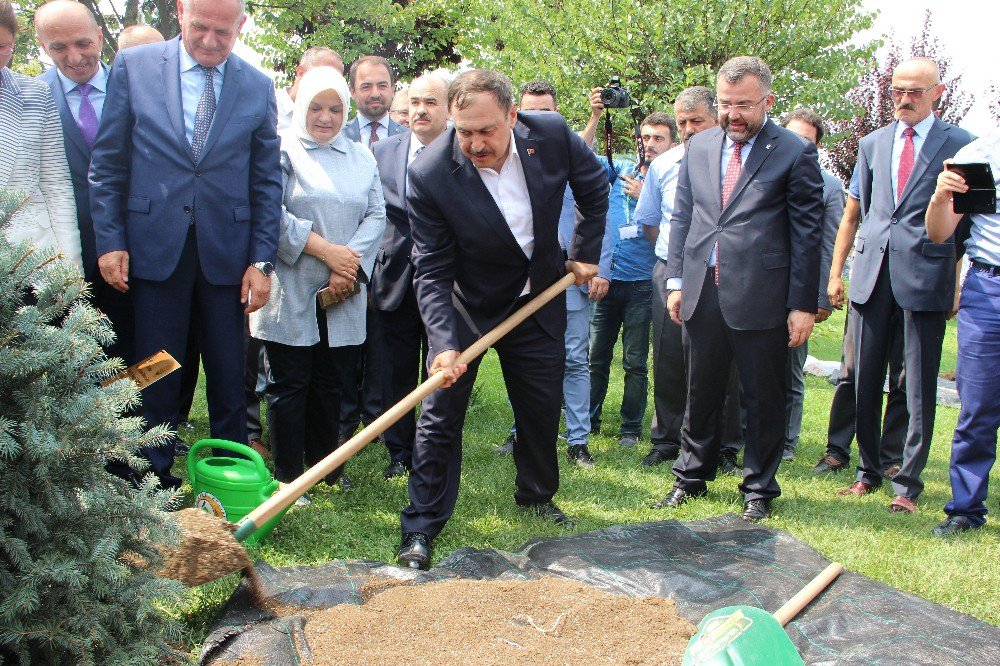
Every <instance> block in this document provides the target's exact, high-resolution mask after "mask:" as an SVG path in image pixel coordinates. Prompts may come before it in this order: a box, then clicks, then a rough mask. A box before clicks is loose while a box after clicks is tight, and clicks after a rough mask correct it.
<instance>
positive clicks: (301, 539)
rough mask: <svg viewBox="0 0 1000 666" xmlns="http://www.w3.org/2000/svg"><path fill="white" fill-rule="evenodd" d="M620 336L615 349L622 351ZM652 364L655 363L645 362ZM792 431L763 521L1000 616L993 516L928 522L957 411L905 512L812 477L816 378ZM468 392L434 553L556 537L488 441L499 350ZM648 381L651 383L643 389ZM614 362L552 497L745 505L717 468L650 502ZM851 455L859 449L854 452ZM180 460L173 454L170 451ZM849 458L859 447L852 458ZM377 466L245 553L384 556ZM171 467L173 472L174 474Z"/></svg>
mask: <svg viewBox="0 0 1000 666" xmlns="http://www.w3.org/2000/svg"><path fill="white" fill-rule="evenodd" d="M842 330H843V315H842V314H841V313H835V316H834V317H832V318H831V319H830V320H829V321H828V322H826V323H824V324H822V325H821V326H820V327H818V329H817V332H816V333H815V335H814V339H813V340H812V341H811V344H812V347H811V348H810V352H811V353H812V354H813V355H814V356H818V357H819V358H823V359H828V360H836V359H839V357H840V340H841V332H842ZM620 353H621V350H620V348H619V349H618V350H617V356H616V363H619V361H618V360H617V359H620ZM650 365H652V362H651V361H650ZM954 367H955V331H954V326H953V324H952V325H950V326H949V330H948V335H947V338H946V342H945V359H944V361H943V362H942V371H946V370H953V369H954ZM806 381H807V392H806V405H805V415H804V419H803V429H802V436H801V437H802V441H801V445H800V449H799V453H798V456H797V458H796V459H795V460H794V461H792V462H791V463H783V464H782V467H781V470H780V471H779V481H780V483H781V486H782V493H783V494H782V496H781V498H780V499H779V500H778V501H777V502H776V503H775V511H776V515H775V517H774V518H773V519H771V520H770V521H768V524H769V525H771V526H773V527H776V528H779V529H782V530H787V531H788V532H790V533H791V534H793V535H795V536H796V537H798V538H800V539H802V540H803V541H805V542H806V543H808V544H809V545H811V546H812V547H813V548H816V549H817V550H819V551H820V552H821V553H823V554H824V555H825V556H826V557H827V558H829V559H830V560H837V561H840V562H842V563H843V564H844V565H845V566H846V567H847V568H849V569H851V570H853V571H857V572H859V573H861V574H864V575H866V576H869V577H871V578H874V579H877V580H880V581H883V582H885V583H888V584H890V585H892V586H894V587H897V588H899V589H902V590H906V591H907V592H912V593H914V594H917V595H919V596H921V597H924V598H927V599H930V600H932V601H935V602H938V603H941V604H944V605H946V606H950V607H951V608H954V609H956V610H959V611H962V612H964V613H969V614H971V615H974V616H976V617H978V618H981V619H983V620H985V621H987V622H990V623H992V624H994V625H998V626H1000V601H998V600H1000V563H998V557H997V553H998V537H1000V527H998V526H997V523H996V522H995V521H991V522H989V523H988V524H987V526H986V527H985V528H984V529H981V530H977V531H976V532H974V533H971V534H966V535H962V536H961V537H960V538H957V539H953V540H949V541H942V540H940V539H937V538H935V537H933V536H931V534H930V530H931V528H932V527H934V526H935V525H936V524H937V523H938V522H940V521H941V520H942V519H943V516H944V514H943V513H942V510H941V509H942V507H943V506H944V504H945V502H946V501H948V499H949V498H950V497H951V491H950V486H949V482H948V457H949V453H950V448H951V437H952V432H953V430H954V428H955V421H956V419H957V416H958V412H957V410H954V409H949V408H945V407H940V408H939V409H938V413H937V423H936V425H935V438H934V446H933V447H932V449H931V456H930V461H929V463H928V465H927V469H926V471H925V472H924V480H925V482H926V488H925V491H924V493H923V494H922V495H921V497H920V499H919V502H918V506H919V509H920V511H919V513H917V514H915V515H912V516H906V515H896V514H890V513H889V512H888V510H887V507H888V504H889V501H890V500H891V494H890V491H888V490H883V491H882V492H879V493H876V494H874V495H871V496H869V497H866V498H864V499H862V500H860V501H858V500H845V499H840V498H838V497H836V491H837V490H838V489H839V488H842V487H844V486H845V485H848V484H849V483H850V481H851V478H852V475H851V474H849V473H846V472H841V473H840V474H839V475H835V476H826V477H815V476H813V475H812V474H811V473H810V471H809V470H810V468H811V467H812V465H813V464H814V463H815V462H816V460H817V458H818V457H819V456H820V455H821V454H822V452H823V448H824V446H825V443H826V439H825V436H826V426H827V420H828V415H829V409H830V401H831V398H832V395H833V389H832V387H831V386H830V385H829V384H828V383H827V382H826V381H825V380H822V379H818V378H815V377H807V380H806ZM478 384H479V386H480V388H479V389H478V391H477V392H478V397H477V399H476V402H475V403H474V404H473V406H472V408H471V410H470V413H469V417H468V420H467V422H466V428H465V450H464V460H463V473H462V487H461V493H460V495H459V499H458V507H457V509H456V512H455V515H454V516H453V517H452V519H451V521H450V522H449V523H448V525H447V527H446V528H445V531H444V532H443V533H442V534H441V535H440V537H438V539H436V541H435V544H434V546H435V551H434V553H433V554H432V557H433V561H437V560H439V559H441V558H442V557H444V556H445V555H447V554H448V553H451V552H452V551H454V550H455V549H457V548H460V547H463V546H471V547H474V548H483V547H493V548H497V549H500V550H512V549H515V548H517V547H519V546H520V545H521V544H523V543H524V542H526V541H527V540H529V539H530V538H532V537H535V536H546V535H552V536H554V535H559V534H561V533H562V531H561V530H560V529H559V528H558V527H556V526H554V525H552V524H550V523H547V522H545V521H543V520H541V519H539V518H537V517H532V516H529V515H527V514H525V513H524V512H522V511H521V510H519V509H518V508H517V507H516V506H515V505H514V502H513V497H512V495H513V490H514V483H513V478H514V466H513V462H512V461H511V459H510V458H509V457H506V458H500V457H498V456H497V455H496V454H495V453H494V452H493V447H494V446H496V445H498V444H500V443H501V442H502V441H503V439H504V438H505V437H506V433H507V428H508V426H509V424H510V422H511V414H510V408H509V407H508V405H507V401H506V398H505V391H504V387H503V381H502V379H501V377H500V371H499V364H498V362H497V358H496V355H495V354H493V353H492V352H490V354H489V355H488V356H487V358H486V360H485V362H484V364H483V366H482V370H481V372H480V374H479V379H478ZM650 388H652V387H650ZM621 390H622V373H621V367H620V363H619V365H618V367H617V368H616V369H613V372H612V381H611V387H610V389H609V391H608V399H607V401H606V407H605V415H604V426H603V427H604V429H605V430H604V432H603V433H602V435H601V436H598V437H594V438H592V440H591V444H590V449H591V452H592V453H593V455H594V457H595V458H596V460H597V466H596V467H595V468H593V469H589V470H584V469H579V468H577V467H575V466H573V465H571V464H569V461H567V460H566V458H565V456H563V455H561V456H560V472H561V488H560V491H559V493H558V494H557V495H556V501H557V502H558V504H559V505H560V507H562V508H563V509H564V510H565V511H566V512H567V513H568V514H569V515H570V516H572V517H573V518H574V519H575V520H576V522H577V525H578V527H577V530H578V531H581V532H584V531H589V530H595V529H600V528H604V527H608V526H610V525H617V524H622V523H635V522H643V521H653V520H664V519H674V518H676V519H678V520H695V519H700V518H708V517H713V516H719V515H721V514H724V513H731V512H736V513H739V512H740V511H741V508H742V507H741V498H740V496H739V493H738V491H737V479H735V478H732V477H727V478H723V479H720V480H718V481H716V482H714V483H713V484H711V487H710V490H709V495H708V496H707V497H706V498H704V499H701V500H698V501H696V502H692V503H690V504H687V505H685V506H683V507H681V508H680V509H678V510H676V511H672V512H670V511H664V510H655V509H652V508H650V505H651V504H652V502H653V501H655V500H658V499H660V498H662V497H663V496H664V495H666V494H667V492H668V491H669V490H670V487H671V485H672V480H673V477H672V476H671V474H670V469H669V466H668V465H661V466H659V467H655V468H651V469H650V468H645V467H640V466H639V461H640V460H641V459H642V457H643V456H644V455H645V454H646V453H647V452H648V444H649V443H648V440H646V441H643V442H640V444H639V446H638V447H637V448H634V449H622V448H621V447H619V446H618V443H617V441H618V440H617V436H616V435H617V426H618V424H619V422H620V417H619V416H618V413H617V407H618V405H620V401H621ZM651 411H652V410H651V407H650V408H649V409H647V415H646V417H647V420H646V429H645V433H644V434H645V436H646V437H647V438H648V434H649V419H650V417H651ZM192 420H193V422H194V423H195V426H196V430H195V433H194V435H193V436H192V437H191V438H190V439H191V441H194V439H197V438H200V437H207V424H208V417H207V414H206V410H205V402H204V392H203V389H200V390H199V395H198V397H197V398H196V403H195V410H194V413H193V415H192ZM855 453H856V452H855ZM178 462H179V463H180V462H182V461H178ZM855 462H856V456H855V458H854V459H852V463H855ZM386 464H387V456H386V453H385V449H384V447H382V446H380V445H374V446H371V447H369V448H367V449H365V450H363V451H361V452H360V453H359V454H358V455H357V456H355V458H354V459H352V460H351V461H350V462H349V463H348V465H347V473H348V475H349V476H350V477H351V480H352V481H353V482H354V488H353V489H352V490H350V491H349V492H346V493H345V492H342V491H341V490H340V489H332V488H327V487H325V486H324V487H321V488H317V489H314V491H312V492H311V497H312V499H313V506H312V507H308V508H297V509H294V510H292V511H291V512H289V513H288V515H287V516H286V517H285V519H284V520H283V521H282V523H281V524H280V525H279V526H278V527H277V528H276V529H275V531H274V532H273V534H272V535H271V537H270V539H269V540H268V541H267V542H266V543H265V544H263V545H260V546H256V547H253V548H251V549H250V556H251V557H252V558H254V559H264V560H266V561H267V562H268V563H269V564H271V565H272V566H284V565H294V564H314V563H318V562H324V561H327V560H331V559H371V560H380V561H384V562H393V561H394V552H395V548H396V545H397V544H398V542H399V519H398V513H399V510H400V509H401V508H402V507H403V506H405V504H406V503H407V496H406V483H405V480H403V479H394V480H393V481H391V482H388V483H387V482H385V481H384V480H383V479H382V470H383V468H384V467H385V465H386ZM182 467H183V466H182V465H181V464H176V465H175V468H174V469H175V473H178V474H180V473H182ZM991 485H992V488H993V493H992V494H991V497H990V500H989V505H990V509H991V510H993V511H994V512H996V511H997V509H998V506H997V491H996V489H997V488H998V487H1000V466H998V467H995V468H994V470H993V474H992V477H991ZM238 580H239V579H238V576H236V575H233V576H229V577H227V578H226V579H223V580H221V581H217V582H215V583H211V584H209V585H205V586H202V587H200V588H197V589H193V590H191V592H190V593H189V595H188V597H187V598H186V600H185V602H184V603H183V604H182V605H181V606H180V607H178V608H176V609H174V611H173V612H175V613H176V614H177V615H178V617H180V618H182V619H183V621H184V623H185V624H186V626H187V631H188V634H187V643H188V645H189V646H190V647H191V648H192V650H196V649H197V648H198V646H200V644H201V642H202V640H203V639H204V637H205V635H206V633H207V632H208V630H209V628H210V627H211V625H212V624H213V622H214V620H215V617H216V615H217V613H218V612H219V610H220V609H221V606H222V604H223V603H224V602H225V601H226V600H227V599H228V598H229V596H230V595H231V594H232V592H233V589H234V588H235V586H236V584H237V583H238Z"/></svg>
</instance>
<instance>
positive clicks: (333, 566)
mask: <svg viewBox="0 0 1000 666" xmlns="http://www.w3.org/2000/svg"><path fill="white" fill-rule="evenodd" d="M278 529H279V530H280V526H279V528H278ZM827 564H828V562H827V561H826V559H824V558H823V556H822V555H820V554H819V553H817V552H816V551H815V550H813V549H812V548H810V547H809V546H807V545H806V544H804V543H802V542H801V541H799V540H798V539H795V538H794V537H792V536H790V535H789V534H787V533H785V532H781V531H779V530H775V529H772V528H769V527H764V526H760V525H748V524H746V523H744V522H743V521H741V520H740V519H739V518H738V517H736V516H723V517H721V518H717V519H711V520H702V521H694V522H687V523H680V522H676V521H662V522H654V523H640V524H635V525H622V526H616V527H611V528H608V529H604V530H598V531H595V532H588V533H585V534H573V535H567V536H563V537H555V538H545V539H535V540H532V541H530V542H528V543H527V544H525V545H524V546H523V547H522V548H520V549H519V550H518V551H516V552H514V553H506V552H499V551H496V550H492V549H483V550H475V549H472V548H462V549H459V550H457V551H455V552H454V553H452V554H451V555H448V556H447V557H445V558H444V559H443V560H441V561H440V562H439V563H438V564H437V566H435V567H434V568H433V569H431V570H430V571H429V572H414V571H412V570H408V569H401V568H399V567H396V566H391V565H387V564H383V563H379V562H354V561H352V562H343V561H336V562H328V563H325V564H320V565H316V566H311V567H308V566H305V567H287V568H282V569H274V568H272V567H269V566H268V565H267V564H265V563H258V564H257V565H256V568H257V571H258V572H259V574H260V576H261V579H262V592H263V597H264V598H265V599H270V600H271V601H272V602H273V603H276V604H288V605H292V606H297V607H307V608H311V609H324V608H331V607H333V606H336V605H338V604H353V605H357V604H360V603H361V601H362V599H363V598H365V597H367V596H368V595H369V594H370V591H371V590H372V586H377V585H390V586H391V585H392V584H393V583H392V582H393V581H409V582H412V583H414V584H423V583H433V582H440V581H444V580H455V579H456V578H464V579H477V580H498V581H512V580H516V581H523V580H526V579H528V580H533V579H538V578H544V577H553V576H554V577H558V578H564V579H568V580H574V581H577V582H582V583H586V584H588V585H590V586H592V587H594V588H597V589H601V590H606V591H609V592H615V593H617V594H623V595H628V596H631V597H642V596H648V595H652V596H657V597H663V598H670V599H673V600H674V601H675V602H676V604H677V610H678V611H679V612H680V614H681V615H682V616H683V617H685V618H687V619H688V620H690V621H691V622H692V623H694V624H697V623H698V622H700V621H701V619H702V618H703V617H704V616H705V615H706V614H708V613H709V612H711V611H713V610H716V609H718V608H721V607H723V606H732V605H744V604H745V605H751V606H756V607H759V608H764V609H766V610H768V611H772V612H773V611H774V610H775V609H777V608H778V607H780V606H781V605H782V604H783V603H784V602H785V601H787V600H788V599H789V598H791V597H792V596H793V595H794V594H795V593H796V592H797V591H798V590H799V589H800V588H801V587H802V586H803V585H805V584H806V583H807V582H808V581H809V580H810V579H812V577H813V576H815V575H816V574H818V573H819V572H820V571H821V570H822V569H823V568H824V567H825V566H826V565H827ZM385 593H386V592H382V593H381V594H385ZM378 596H380V595H376V596H375V597H374V598H375V599H377V598H378ZM284 612H285V611H282V612H281V613H279V615H284ZM299 612H300V613H304V614H297V615H289V616H282V617H276V616H275V614H273V613H270V612H268V611H266V610H261V609H260V608H259V607H257V606H255V605H254V604H253V603H251V600H250V598H249V595H248V586H247V585H246V584H244V585H241V586H240V587H239V588H238V589H237V591H236V592H235V593H234V595H233V597H232V599H230V601H229V603H228V604H227V606H226V608H225V609H224V610H223V612H222V616H221V617H220V619H219V621H218V622H217V623H216V626H215V628H214V629H213V631H212V632H211V633H210V634H209V636H208V637H207V638H206V640H205V644H204V646H203V649H202V653H201V657H200V662H199V663H201V664H205V665H212V666H216V665H219V664H232V663H242V664H253V665H254V666H258V665H259V666H265V665H266V666H271V665H275V666H286V665H288V664H308V663H317V662H315V661H310V659H311V658H313V657H314V656H319V655H314V654H313V652H312V651H311V650H310V645H311V639H307V636H308V634H309V629H308V624H304V623H306V621H307V618H306V616H307V615H309V614H310V613H311V612H313V611H311V610H306V611H302V610H301V608H300V611H299ZM593 619H594V620H595V621H597V622H598V624H597V625H596V626H597V629H595V630H594V633H595V635H596V636H601V635H605V634H606V635H607V636H608V637H609V639H610V640H612V641H615V642H617V643H618V645H619V648H620V649H627V647H628V646H627V645H626V644H625V642H624V641H625V639H624V638H616V633H617V631H618V630H617V629H611V628H610V627H607V626H606V625H604V624H602V623H601V620H602V619H603V618H601V617H598V614H597V613H594V614H593ZM417 620H419V615H418V617H417ZM536 624H539V626H542V623H538V622H536ZM637 624H638V623H637ZM369 626H370V630H371V632H373V633H377V632H381V631H382V629H381V626H380V624H379V623H378V621H375V622H373V623H371V624H370V625H369ZM547 626H548V627H551V626H552V625H551V624H549V625H547ZM639 629H640V630H646V631H649V630H652V629H655V627H653V626H651V625H647V626H643V627H639ZM786 631H787V632H788V635H789V637H790V638H791V639H792V642H793V643H794V644H795V647H796V648H797V649H798V651H799V653H800V654H801V655H802V658H803V659H804V660H805V662H806V663H807V664H820V665H831V666H832V665H834V664H837V665H840V664H881V665H883V666H890V665H893V666H894V665H896V664H899V665H900V666H902V665H903V664H905V665H907V666H910V665H913V664H927V665H928V666H950V665H963V666H966V665H967V666H985V665H986V664H1000V630H998V629H997V628H996V627H993V626H991V625H989V624H986V623H985V622H982V621H980V620H977V619H975V618H973V617H970V616H968V615H963V614H961V613H958V612H956V611H953V610H951V609H948V608H945V607H944V606H940V605H938V604H934V603H931V602H929V601H927V600H925V599H921V598H920V597H917V596H914V595H912V594H907V593H905V592H901V591H900V590H897V589H895V588H892V587H890V586H888V585H885V584H884V583H879V582H877V581H873V580H871V579H869V578H865V577H864V576H860V575H857V574H854V573H851V572H845V573H844V574H842V575H841V576H840V578H838V579H837V580H836V581H835V582H834V583H833V584H832V585H831V586H830V588H828V589H827V590H826V592H824V593H823V594H822V595H821V596H820V597H819V598H818V599H817V600H816V601H814V602H813V603H812V604H810V605H809V606H808V607H807V608H806V609H805V611H803V612H802V613H801V614H800V615H799V616H798V617H797V618H795V619H794V620H793V621H792V622H791V623H790V624H789V625H788V626H787V627H786ZM331 632H332V633H331V636H332V637H333V639H334V640H335V645H336V646H337V649H338V650H339V652H338V655H337V656H338V658H339V663H365V659H363V658H362V657H361V656H360V655H359V654H358V653H357V652H356V651H355V649H354V646H352V643H351V642H350V639H349V637H348V636H346V635H345V634H344V633H342V632H339V633H338V630H337V628H333V629H331ZM439 648H440V651H439V652H438V653H436V655H435V657H434V658H427V659H408V658H407V646H406V645H405V644H404V643H403V642H401V641H400V642H397V659H396V662H395V663H447V662H448V661H449V660H448V659H447V658H445V657H444V655H445V654H446V653H445V652H444V650H445V649H446V646H445V645H444V644H442V645H440V646H439ZM322 656H324V657H325V656H326V655H322ZM240 659H244V660H245V661H242V662H240V661H239V660H240ZM487 661H488V660H487ZM536 663H540V664H550V663H558V662H557V661H556V660H553V659H548V658H545V659H542V660H541V661H538V662H536Z"/></svg>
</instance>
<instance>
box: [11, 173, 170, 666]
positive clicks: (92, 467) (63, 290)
mask: <svg viewBox="0 0 1000 666" xmlns="http://www.w3.org/2000/svg"><path fill="white" fill-rule="evenodd" d="M23 201H24V198H23V196H21V195H16V194H14V193H11V192H9V191H3V190H0V489H2V491H0V590H2V594H0V663H2V664H21V665H24V666H27V665H28V664H84V665H86V664H100V665H102V666H110V665H112V664H113V665H116V666H139V665H141V664H164V663H170V662H174V663H177V660H175V659H174V658H175V657H176V656H177V655H176V653H175V651H174V650H173V649H172V648H171V647H170V646H169V645H168V643H167V641H168V640H173V641H176V640H177V639H178V638H179V627H178V625H177V624H176V623H175V622H174V621H173V620H171V619H169V618H168V617H166V616H165V615H164V614H163V613H162V612H160V610H159V608H158V606H159V604H161V603H163V602H166V601H171V600H176V598H177V596H178V592H179V589H178V586H177V584H175V583H172V582H170V581H165V580H161V579H159V578H157V577H155V576H154V575H153V574H152V573H151V567H153V566H156V565H157V564H158V562H159V561H160V558H161V556H160V554H159V545H160V544H163V543H165V542H166V541H168V540H170V539H172V538H174V536H173V531H174V529H175V528H174V526H173V522H172V521H171V520H170V518H169V515H168V514H166V513H164V511H163V508H164V506H165V504H166V502H168V501H170V498H171V495H170V494H169V493H165V492H161V491H157V490H156V489H155V483H154V482H153V477H152V476H151V475H150V476H149V477H147V483H146V484H145V486H144V487H143V488H141V489H138V490H136V489H133V488H132V487H131V486H129V485H128V484H126V483H125V482H124V481H123V480H121V479H118V478H116V477H113V476H111V475H110V474H108V473H107V472H106V471H105V470H104V463H105V460H106V459H108V458H116V459H124V460H128V461H129V463H130V464H131V465H133V466H134V467H141V466H142V465H143V463H142V462H141V461H139V460H138V459H136V458H135V456H134V451H136V450H137V449H138V447H139V446H141V445H144V444H152V443H154V442H158V441H159V440H162V439H163V437H164V436H165V432H164V431H163V429H154V430H152V431H150V432H148V433H143V432H142V429H141V427H140V426H141V424H140V420H139V419H138V418H124V417H123V416H122V414H123V413H124V411H125V410H126V408H128V407H130V406H134V405H135V403H136V400H137V398H138V389H137V388H136V386H135V384H133V383H132V382H129V381H118V382H115V383H113V384H111V385H110V386H108V387H106V388H105V387H101V385H100V381H101V380H103V379H105V378H107V377H109V376H111V375H112V374H113V373H114V372H116V371H117V370H119V369H121V361H120V360H118V359H108V358H107V357H106V356H105V355H104V352H103V351H102V348H101V345H102V344H103V343H108V342H110V340H111V339H112V338H113V335H114V334H113V333H112V331H111V327H110V325H109V323H108V321H107V318H106V317H104V316H103V315H101V314H100V313H99V312H98V311H97V310H95V309H94V308H93V307H91V306H90V304H89V303H88V302H87V301H86V299H85V298H84V295H85V293H86V283H85V282H84V280H83V278H82V277H80V275H79V274H78V273H77V271H76V269H75V268H74V267H73V266H71V265H70V264H68V263H66V262H63V261H60V260H59V256H58V255H57V254H56V253H55V252H53V251H52V250H42V249H38V248H36V247H33V246H29V245H28V244H26V243H25V244H20V245H17V246H12V245H11V244H10V243H9V242H8V241H7V239H6V235H5V234H4V233H3V232H2V229H3V227H4V226H6V224H7V223H8V222H9V220H10V219H11V217H12V216H13V214H14V213H15V211H16V210H17V209H18V208H19V207H20V206H21V205H22V204H23Z"/></svg>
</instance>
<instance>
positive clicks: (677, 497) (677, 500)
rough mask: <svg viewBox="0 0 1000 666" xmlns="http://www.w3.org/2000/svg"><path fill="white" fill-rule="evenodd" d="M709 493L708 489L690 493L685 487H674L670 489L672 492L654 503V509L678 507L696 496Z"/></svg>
mask: <svg viewBox="0 0 1000 666" xmlns="http://www.w3.org/2000/svg"><path fill="white" fill-rule="evenodd" d="M707 494H708V491H707V490H700V491H697V492H692V493H689V492H687V491H686V490H684V489H683V488H678V487H676V486H675V487H674V489H673V490H671V491H670V494H669V495H667V496H666V497H664V498H663V499H661V500H660V501H659V502H657V503H656V504H654V505H653V508H654V509H676V508H677V507H679V506H680V505H681V504H684V502H687V501H688V500H689V499H693V498H695V497H703V496H705V495H707Z"/></svg>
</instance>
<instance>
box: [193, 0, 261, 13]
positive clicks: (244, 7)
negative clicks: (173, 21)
mask: <svg viewBox="0 0 1000 666" xmlns="http://www.w3.org/2000/svg"><path fill="white" fill-rule="evenodd" d="M237 2H239V3H240V16H245V15H246V13H247V2H246V0H237ZM181 4H183V5H184V11H186V12H190V11H191V5H192V4H194V0H182V1H181Z"/></svg>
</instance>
